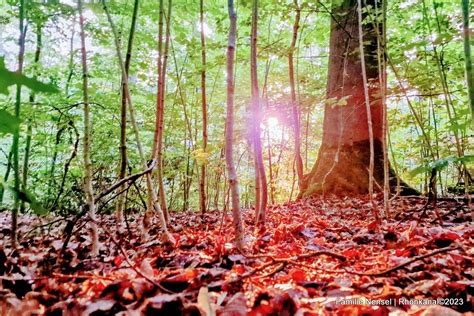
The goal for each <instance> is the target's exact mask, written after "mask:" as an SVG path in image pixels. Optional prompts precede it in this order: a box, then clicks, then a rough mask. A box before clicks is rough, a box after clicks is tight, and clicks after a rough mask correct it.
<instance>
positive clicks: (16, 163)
mask: <svg viewBox="0 0 474 316" xmlns="http://www.w3.org/2000/svg"><path fill="white" fill-rule="evenodd" d="M19 10H20V16H19V20H20V25H19V29H20V37H19V39H18V46H19V52H18V69H17V73H18V74H19V75H21V74H22V73H23V61H24V58H25V37H26V26H25V11H26V8H25V0H20V7H19ZM20 107H21V84H17V85H16V99H15V117H16V118H17V119H20ZM19 143H20V129H19V128H16V129H15V131H14V132H13V144H12V152H13V154H12V156H13V178H14V184H13V185H14V189H15V204H14V205H13V209H12V230H11V243H12V248H13V249H15V248H16V243H17V225H18V224H17V220H18V209H19V207H20V200H19V198H18V197H19V193H20V181H21V180H20V157H19V152H18V151H19V150H18V147H19Z"/></svg>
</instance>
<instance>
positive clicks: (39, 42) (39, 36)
mask: <svg viewBox="0 0 474 316" xmlns="http://www.w3.org/2000/svg"><path fill="white" fill-rule="evenodd" d="M42 47H43V25H42V22H38V23H37V24H36V50H35V57H34V65H35V71H34V73H35V74H34V76H35V78H36V77H37V75H38V73H37V72H38V70H37V69H38V67H39V60H40V55H41V49H42ZM29 101H30V104H31V106H33V103H34V102H35V93H34V91H31V92H30V100H29ZM32 133H33V125H32V122H31V119H29V120H28V127H27V130H26V144H25V155H24V157H23V170H22V171H23V174H22V180H21V184H22V191H23V192H25V191H26V190H27V186H28V171H29V166H30V150H31V137H32V135H31V134H32ZM24 210H25V201H21V206H20V213H23V212H24Z"/></svg>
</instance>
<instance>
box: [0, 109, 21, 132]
mask: <svg viewBox="0 0 474 316" xmlns="http://www.w3.org/2000/svg"><path fill="white" fill-rule="evenodd" d="M19 127H20V119H19V118H17V117H15V116H13V115H11V114H10V113H8V112H7V111H5V110H0V134H8V133H14V132H15V131H16V130H18V128H19Z"/></svg>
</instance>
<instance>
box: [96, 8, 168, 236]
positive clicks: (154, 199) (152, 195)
mask: <svg viewBox="0 0 474 316" xmlns="http://www.w3.org/2000/svg"><path fill="white" fill-rule="evenodd" d="M102 5H103V8H104V11H105V13H106V15H107V20H108V21H109V24H110V28H111V29H112V35H113V37H114V43H115V50H116V53H117V60H118V64H119V67H120V70H121V74H122V79H123V80H124V84H125V90H124V92H125V97H126V98H127V104H128V112H129V115H130V122H131V123H132V128H133V132H134V134H135V140H136V144H137V149H138V156H139V157H140V161H141V163H142V165H143V168H144V170H147V169H149V168H150V167H151V168H153V164H155V163H156V159H152V161H151V164H152V165H151V166H149V165H148V164H147V162H146V159H145V153H144V152H143V146H142V143H141V140H140V131H139V129H138V124H137V120H136V117H135V109H134V107H133V103H132V99H131V97H130V87H129V84H128V76H127V75H126V71H125V64H124V62H123V57H122V48H121V46H120V41H119V39H118V35H117V30H116V28H115V24H114V22H113V20H112V17H111V16H110V13H109V11H108V9H107V6H106V3H105V0H102ZM155 123H156V122H155ZM155 126H156V124H155ZM152 156H153V154H152ZM145 177H146V187H147V193H148V201H151V205H147V207H148V208H147V210H146V212H145V216H144V218H143V234H142V237H144V238H146V237H148V229H149V228H150V225H151V213H153V211H156V212H157V213H158V218H159V220H160V224H161V228H162V229H163V236H162V237H163V242H165V243H169V244H171V245H174V244H175V242H176V241H175V239H174V237H173V235H171V233H170V232H169V230H168V225H167V223H166V219H165V216H164V214H163V211H162V210H161V207H160V204H159V203H158V196H157V194H156V191H155V188H154V186H153V181H152V177H151V173H150V172H147V173H146V176H145ZM149 207H151V209H150V208H149Z"/></svg>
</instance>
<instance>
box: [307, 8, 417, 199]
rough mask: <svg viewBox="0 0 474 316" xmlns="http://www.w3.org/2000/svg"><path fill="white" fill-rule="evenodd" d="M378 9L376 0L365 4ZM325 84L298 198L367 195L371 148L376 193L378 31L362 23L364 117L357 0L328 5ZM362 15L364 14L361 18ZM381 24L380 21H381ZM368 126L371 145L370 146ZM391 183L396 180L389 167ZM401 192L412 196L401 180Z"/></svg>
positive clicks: (379, 166)
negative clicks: (318, 128) (317, 144)
mask: <svg viewBox="0 0 474 316" xmlns="http://www.w3.org/2000/svg"><path fill="white" fill-rule="evenodd" d="M375 1H377V6H378V7H380V0H367V1H365V2H364V5H363V7H362V12H364V8H365V7H367V6H369V5H370V6H371V7H372V8H373V7H375ZM332 16H333V20H332V22H331V36H330V56H329V69H328V83H327V91H326V98H327V103H326V106H325V112H324V125H323V141H322V145H321V148H320V149H319V153H318V159H317V161H316V163H315V165H314V166H313V169H312V170H311V172H310V173H309V174H307V175H306V176H305V179H304V183H303V189H302V190H301V192H300V194H299V197H300V198H301V197H305V196H309V195H312V194H318V193H335V194H341V195H342V194H366V193H368V192H369V174H368V169H369V165H370V160H371V157H370V156H371V150H370V148H371V147H372V148H373V151H372V152H373V161H374V166H373V179H374V182H375V184H376V186H375V188H374V189H375V190H377V191H381V190H382V188H383V181H384V172H383V170H384V168H383V150H382V148H383V146H382V140H383V102H382V98H381V93H380V89H381V85H380V83H379V70H378V60H377V32H376V28H375V25H374V24H373V23H371V22H368V23H364V24H363V25H362V26H361V29H362V32H363V34H362V35H363V39H364V51H365V54H364V61H365V72H366V76H367V82H368V98H369V103H370V112H371V113H370V114H371V119H370V120H367V114H368V113H367V107H366V103H365V95H364V82H363V78H362V75H361V74H362V66H361V58H360V53H359V52H360V48H359V23H358V16H357V0H344V1H342V2H341V3H340V4H339V5H335V6H334V7H333V9H332ZM365 16H366V13H364V14H363V17H365ZM380 27H381V28H383V27H384V26H383V25H380ZM369 124H371V125H372V132H373V134H372V138H373V144H372V146H371V144H370V138H371V135H370V132H369V131H370V129H369ZM390 175H391V185H392V186H394V185H395V182H396V179H395V177H394V173H393V171H392V170H390ZM403 185H404V190H403V192H402V193H406V194H415V193H417V192H416V191H415V190H413V189H411V188H409V187H407V185H406V184H404V183H403Z"/></svg>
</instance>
